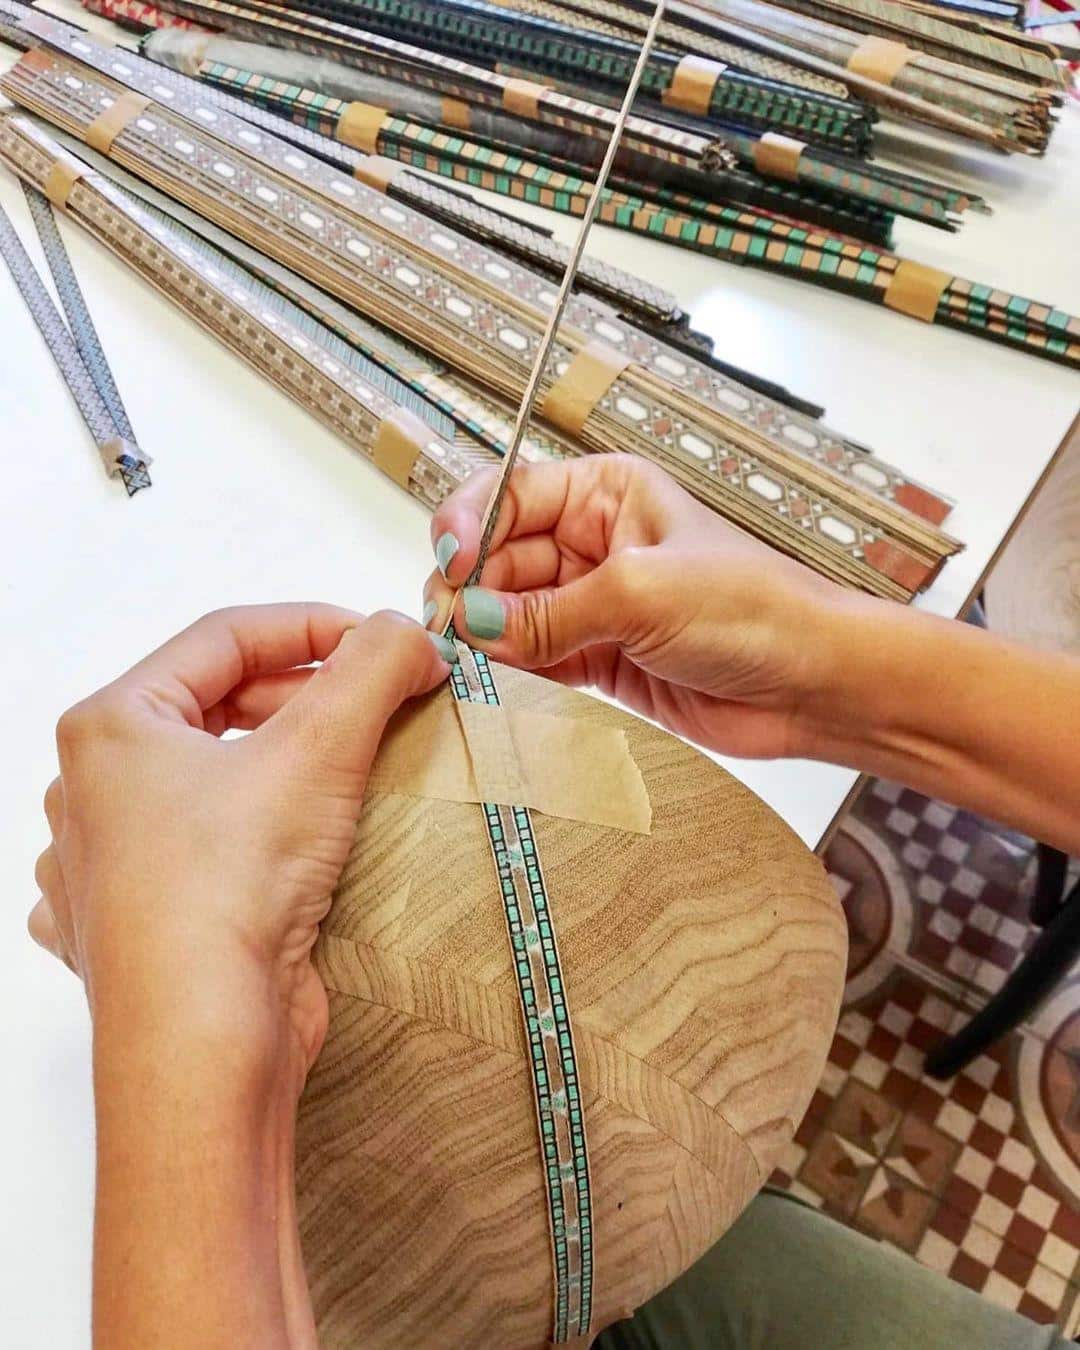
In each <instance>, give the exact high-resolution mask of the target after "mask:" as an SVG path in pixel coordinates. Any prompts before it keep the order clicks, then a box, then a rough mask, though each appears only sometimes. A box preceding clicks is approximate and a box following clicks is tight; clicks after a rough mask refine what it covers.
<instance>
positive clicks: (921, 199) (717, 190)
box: [143, 30, 986, 243]
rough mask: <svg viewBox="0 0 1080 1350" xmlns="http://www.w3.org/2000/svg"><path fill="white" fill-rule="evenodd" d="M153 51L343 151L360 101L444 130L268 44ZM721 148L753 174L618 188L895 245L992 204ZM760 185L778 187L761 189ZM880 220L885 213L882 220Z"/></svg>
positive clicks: (417, 93)
mask: <svg viewBox="0 0 1080 1350" xmlns="http://www.w3.org/2000/svg"><path fill="white" fill-rule="evenodd" d="M143 51H144V53H145V54H146V55H147V56H148V57H150V59H151V60H154V61H160V62H162V63H163V64H167V65H170V66H172V67H173V68H174V69H177V70H182V71H185V72H187V73H189V74H193V75H197V76H198V77H199V78H201V79H206V80H208V81H210V82H212V83H216V84H219V85H220V86H222V87H225V88H232V89H234V90H236V91H237V92H243V91H246V92H247V96H249V97H251V98H253V99H255V100H257V101H259V102H260V103H262V104H263V106H267V107H271V106H272V107H274V108H275V109H276V110H278V111H280V112H282V113H284V114H285V115H286V116H289V117H290V118H292V119H294V120H295V121H297V122H299V123H301V124H303V125H309V126H312V127H313V128H314V129H315V130H318V131H321V132H323V133H324V134H326V135H335V136H337V137H338V139H342V140H347V139H348V137H349V136H350V135H351V134H352V135H355V134H359V131H360V129H359V128H357V131H355V132H354V131H352V130H351V122H355V121H356V119H355V118H352V119H351V118H350V113H349V108H350V106H351V105H352V104H353V103H357V102H359V103H366V104H369V105H372V106H375V107H379V106H381V107H383V108H385V109H386V111H387V112H388V113H389V112H390V111H392V112H394V113H395V114H397V115H398V117H399V119H400V118H408V119H409V122H410V125H413V126H418V127H427V128H434V127H436V126H438V125H439V123H440V122H441V111H442V109H441V107H440V104H439V101H438V100H436V99H434V98H433V97H432V96H431V95H430V94H427V93H425V92H424V91H422V90H417V89H416V88H415V87H414V86H412V85H409V84H407V83H405V82H404V81H403V80H387V79H384V78H379V77H376V76H370V75H367V74H365V73H363V72H361V71H359V70H356V69H355V68H353V67H350V66H346V65H343V64H341V63H340V62H336V61H328V60H325V59H315V58H312V57H306V56H304V55H303V54H299V53H293V52H287V51H282V50H281V49H279V48H275V47H268V46H266V45H265V44H259V43H249V42H238V41H234V40H231V39H229V38H224V37H211V36H210V35H206V34H194V33H181V34H176V33H174V32H171V31H169V30H162V31H161V32H156V33H150V34H149V35H148V36H147V38H146V39H145V40H144V42H143ZM489 130H490V128H489ZM499 130H501V131H503V133H504V135H503V137H499V139H504V137H505V135H506V134H507V133H509V134H510V135H514V134H516V135H517V138H518V140H519V141H520V140H521V139H523V137H522V134H521V130H520V129H519V128H513V129H510V128H499ZM464 144H465V142H464V141H463V145H464ZM722 145H723V148H724V150H725V151H726V152H727V155H726V156H725V158H727V159H728V160H731V161H734V164H737V165H739V166H742V171H737V170H735V169H734V165H732V166H731V167H727V168H725V167H724V165H723V164H722V163H719V162H718V161H719V160H720V158H721V156H720V150H719V143H717V142H715V141H714V142H710V141H709V140H707V139H706V138H705V137H701V138H700V145H699V147H698V154H697V163H698V166H700V167H693V166H687V165H673V164H669V163H667V162H666V161H663V160H660V161H654V160H651V159H649V158H647V157H646V156H643V155H637V156H635V155H633V154H628V155H623V156H622V157H621V160H620V163H619V166H618V168H617V170H616V174H615V177H614V179H613V180H612V187H613V188H615V189H618V188H619V187H622V188H624V190H626V191H629V192H631V193H634V194H636V195H648V193H649V192H650V191H651V190H653V189H654V188H655V187H657V186H663V185H665V184H667V185H669V186H674V187H676V188H679V187H681V188H682V189H683V190H684V191H686V192H689V193H691V194H693V195H696V196H698V197H702V198H703V197H706V196H707V195H708V194H713V195H715V196H722V197H724V198H726V199H727V200H728V201H729V202H731V203H736V202H740V203H741V204H743V205H748V206H749V205H753V206H757V207H759V208H761V209H763V210H766V211H767V210H769V209H770V208H771V210H772V212H773V214H781V215H786V216H788V217H799V216H800V215H801V216H802V218H804V219H812V217H813V214H814V212H815V211H816V210H817V208H818V207H819V206H821V205H822V204H823V203H824V204H826V206H827V209H823V210H821V211H819V212H818V214H820V215H821V216H822V217H823V219H822V220H821V221H820V222H819V223H822V224H826V225H827V224H829V223H830V219H831V220H832V221H833V222H834V223H840V224H841V227H843V225H844V224H846V225H847V228H848V232H851V233H855V234H858V235H860V237H864V238H866V237H868V234H867V230H868V229H872V228H874V224H875V221H880V222H881V225H882V228H881V230H880V231H877V233H878V234H879V238H878V240H877V242H879V243H886V242H887V239H888V223H889V218H888V215H887V214H886V213H893V214H895V215H903V216H907V217H910V218H911V219H913V220H920V221H923V222H925V223H927V224H930V225H935V226H938V227H939V228H942V229H948V230H955V229H956V228H957V224H958V222H959V219H960V217H961V216H962V213H963V212H964V211H966V210H968V209H969V208H973V209H976V210H985V209H986V207H985V203H984V202H983V201H982V199H981V198H980V197H977V196H974V195H973V194H970V193H966V192H962V191H959V190H956V189H953V188H950V187H947V186H945V185H942V184H938V183H934V182H931V181H929V180H926V179H920V178H916V177H914V176H911V175H906V174H901V173H896V172H894V171H891V170H888V169H883V168H880V167H879V166H877V165H875V164H872V163H868V162H864V161H859V160H853V159H850V158H847V157H845V156H843V155H840V154H837V153H835V152H833V151H829V150H825V149H821V148H819V147H816V146H810V145H806V144H803V143H801V142H795V141H793V140H791V139H790V138H783V137H777V136H769V135H765V136H757V135H754V134H752V133H748V132H743V131H739V130H737V129H728V130H726V131H725V132H724V135H723V138H722ZM534 147H535V149H536V150H537V152H538V154H540V155H541V156H542V157H543V159H544V161H545V163H546V164H547V165H549V166H554V165H556V164H559V165H561V166H563V167H564V168H570V169H577V170H580V169H581V168H585V167H589V166H591V165H593V164H596V163H598V162H599V159H600V152H601V150H602V146H601V144H600V142H599V141H597V140H596V139H594V138H592V137H588V136H577V137H573V138H571V137H569V136H566V135H562V136H552V135H546V136H544V135H539V136H537V137H536V138H535V141H534ZM747 170H749V171H750V172H749V174H748V173H747V172H746V171H747ZM757 176H760V177H761V178H764V179H766V180H767V183H765V184H763V183H761V182H759V181H756V177H757ZM781 185H784V186H781ZM792 185H799V186H801V187H806V188H810V189H811V190H812V191H815V192H817V193H819V194H820V195H819V196H816V197H815V196H811V195H810V194H808V193H803V194H801V195H800V194H798V193H793V192H792V191H791V190H790V188H791V186H792ZM845 199H850V200H851V202H852V203H865V204H866V207H865V208H864V210H863V211H862V213H861V214H860V213H859V211H858V210H851V209H850V208H848V209H847V211H846V212H845V215H846V217H847V218H846V220H845V221H842V222H841V221H839V220H838V217H839V215H840V211H841V209H842V208H841V205H840V204H841V203H842V202H844V200H845ZM870 211H877V212H879V213H880V214H879V215H878V216H877V217H875V216H873V215H870V214H869V212H870Z"/></svg>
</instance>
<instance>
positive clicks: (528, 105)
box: [503, 79, 547, 118]
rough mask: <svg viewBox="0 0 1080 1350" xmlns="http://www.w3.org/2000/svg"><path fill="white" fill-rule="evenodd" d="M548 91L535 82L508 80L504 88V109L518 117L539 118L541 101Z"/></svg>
mask: <svg viewBox="0 0 1080 1350" xmlns="http://www.w3.org/2000/svg"><path fill="white" fill-rule="evenodd" d="M546 92H547V90H546V89H545V88H544V86H543V85H542V84H536V83H535V82H534V81H533V80H517V79H512V80H507V81H506V84H505V85H504V86H503V107H504V108H505V109H506V111H507V112H511V113H516V114H517V115H518V117H533V118H535V117H539V115H540V99H541V97H542V95H544V94H545V93H546Z"/></svg>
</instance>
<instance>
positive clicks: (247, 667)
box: [114, 603, 363, 726]
mask: <svg viewBox="0 0 1080 1350" xmlns="http://www.w3.org/2000/svg"><path fill="white" fill-rule="evenodd" d="M362 619H363V615H361V614H356V613H354V612H353V611H352V610H348V609H339V608H338V607H337V606H335V605H323V604H304V603H297V604H278V605H244V606H237V607H235V608H233V609H219V610H215V611H214V612H213V613H211V614H206V615H204V616H203V617H202V618H201V619H198V620H196V622H195V623H193V624H192V625H191V626H190V627H189V628H185V629H184V631H183V632H182V633H178V634H177V635H176V637H174V638H170V639H169V641H168V642H166V643H164V644H163V645H162V646H161V647H159V648H158V649H157V651H155V652H152V653H151V654H150V655H149V656H147V657H146V658H144V659H143V660H142V661H140V662H139V663H138V664H137V665H134V666H132V668H131V669H130V670H129V671H127V673H126V674H124V675H121V676H120V678H119V679H118V680H116V681H114V688H118V689H130V690H141V691H144V692H148V693H152V694H154V695H156V696H157V697H158V698H161V699H164V700H165V701H166V702H167V703H168V704H170V705H171V706H172V707H174V708H175V709H176V710H177V711H178V712H179V713H180V714H181V715H182V716H183V717H184V718H185V719H186V720H187V721H188V722H190V723H192V725H200V726H201V724H202V713H203V712H204V711H205V710H206V709H208V708H212V707H214V706H215V704H218V703H220V702H221V701H222V699H224V698H225V697H226V696H227V695H228V694H229V693H230V692H231V690H233V689H235V688H236V686H237V685H239V684H242V683H243V682H244V681H246V680H250V679H252V678H253V677H256V676H260V675H272V674H276V673H277V672H279V671H285V670H292V669H294V668H296V667H298V666H308V665H311V663H312V662H314V661H324V660H325V659H326V658H327V657H328V656H329V655H330V653H331V652H332V651H333V650H334V648H335V647H336V646H337V645H338V643H339V642H340V641H341V638H342V635H343V634H344V633H345V632H346V631H347V630H348V629H350V628H354V627H355V626H356V625H357V624H358V623H360V622H361V621H362Z"/></svg>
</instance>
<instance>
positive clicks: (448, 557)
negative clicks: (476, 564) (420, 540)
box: [435, 530, 461, 577]
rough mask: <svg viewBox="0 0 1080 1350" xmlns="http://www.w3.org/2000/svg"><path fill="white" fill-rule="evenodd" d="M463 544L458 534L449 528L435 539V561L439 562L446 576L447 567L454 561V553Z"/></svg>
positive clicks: (440, 569)
mask: <svg viewBox="0 0 1080 1350" xmlns="http://www.w3.org/2000/svg"><path fill="white" fill-rule="evenodd" d="M460 547H461V544H460V543H459V542H458V537H457V535H456V534H451V533H450V531H449V530H447V532H446V533H445V534H440V535H439V537H438V539H436V540H435V561H436V562H437V563H438V564H439V571H440V572H441V573H442V574H443V576H444V577H445V576H446V569H447V568H448V567H449V566H450V564H451V563H452V562H453V561H454V554H455V553H457V551H458V549H459V548H460Z"/></svg>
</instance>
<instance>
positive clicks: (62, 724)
mask: <svg viewBox="0 0 1080 1350" xmlns="http://www.w3.org/2000/svg"><path fill="white" fill-rule="evenodd" d="M127 720H128V705H127V703H126V702H125V700H124V697H123V695H122V693H121V692H120V691H119V690H118V689H116V688H114V687H112V686H110V687H107V688H105V689H102V690H100V691H99V692H98V693H96V694H92V695H91V696H90V697H89V698H87V699H83V701H82V702H81V703H76V704H75V705H74V706H73V707H71V708H69V709H68V710H67V712H65V713H63V714H62V715H61V717H60V720H59V721H58V722H57V724H56V748H57V750H58V751H59V752H60V756H61V759H62V760H68V761H70V760H71V759H74V758H76V757H77V756H79V755H80V754H83V753H85V752H86V751H87V750H88V749H90V748H91V747H92V746H94V745H96V744H98V743H100V742H101V741H103V740H105V739H107V738H110V737H113V736H116V735H118V734H119V733H120V732H121V731H122V730H123V728H124V726H125V724H126V722H127Z"/></svg>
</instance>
